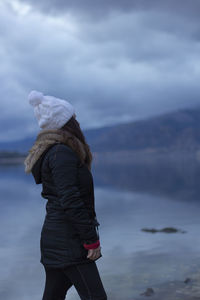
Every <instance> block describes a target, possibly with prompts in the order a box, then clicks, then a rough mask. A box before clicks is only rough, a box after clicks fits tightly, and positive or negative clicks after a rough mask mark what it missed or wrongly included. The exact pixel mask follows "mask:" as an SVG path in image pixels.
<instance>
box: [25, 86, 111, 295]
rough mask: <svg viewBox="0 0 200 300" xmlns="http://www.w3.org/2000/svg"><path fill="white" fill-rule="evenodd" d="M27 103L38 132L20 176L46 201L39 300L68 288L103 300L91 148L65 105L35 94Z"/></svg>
mask: <svg viewBox="0 0 200 300" xmlns="http://www.w3.org/2000/svg"><path fill="white" fill-rule="evenodd" d="M28 99H29V103H30V104H31V105H32V106H33V107H34V113H35V116H36V118H37V120H38V123H39V127H40V128H41V129H42V130H41V131H40V132H39V134H38V135H37V138H36V140H35V142H34V145H33V146H32V148H31V149H30V150H29V154H28V156H27V157H26V159H25V161H24V164H25V172H26V173H32V175H33V177H34V179H35V182H36V184H42V192H41V196H42V197H43V198H45V199H47V203H46V216H45V220H44V223H43V226H42V231H41V238H40V251H41V259H40V262H41V263H42V265H43V266H44V269H45V274H46V281H45V288H44V293H43V298H42V300H64V299H65V297H66V294H67V291H68V290H69V288H70V287H71V286H73V285H74V287H75V288H76V290H77V292H78V294H79V296H80V298H81V299H84V300H89V299H90V300H97V299H98V300H106V299H107V295H106V292H105V290H104V287H103V284H102V281H101V278H100V275H99V272H98V269H97V266H96V263H95V261H96V260H97V259H99V258H100V257H101V256H102V254H101V247H100V241H99V231H98V226H99V225H100V224H99V222H98V221H97V218H96V212H95V200H94V186H93V177H92V173H91V162H92V154H91V152H90V148H89V146H88V144H87V143H86V140H85V138H84V135H83V132H82V131H81V128H80V126H79V123H78V122H77V120H76V114H75V110H74V107H73V106H72V105H71V104H70V103H69V102H68V101H66V100H63V99H58V98H55V97H52V96H44V95H43V94H42V93H40V92H37V91H32V92H31V93H30V94H29V97H28Z"/></svg>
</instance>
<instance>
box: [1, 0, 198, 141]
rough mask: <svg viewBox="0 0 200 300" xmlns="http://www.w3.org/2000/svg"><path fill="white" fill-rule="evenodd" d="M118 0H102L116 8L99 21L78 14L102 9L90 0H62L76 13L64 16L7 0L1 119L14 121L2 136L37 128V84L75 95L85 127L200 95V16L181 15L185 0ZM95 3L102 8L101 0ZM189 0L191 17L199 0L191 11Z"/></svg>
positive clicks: (69, 97)
mask: <svg viewBox="0 0 200 300" xmlns="http://www.w3.org/2000/svg"><path fill="white" fill-rule="evenodd" d="M116 2H117V3H116V5H114V3H115V2H113V3H112V2H109V1H108V2H104V1H103V2H101V7H102V9H103V8H104V9H106V7H107V11H109V10H110V14H109V15H107V18H98V22H96V20H95V19H94V20H92V19H90V20H88V19H85V20H83V19H82V20H80V19H79V18H76V12H77V14H79V16H80V15H81V14H82V15H84V14H85V12H84V10H86V8H87V7H88V9H87V13H88V14H89V12H91V10H92V9H94V7H90V5H89V4H91V3H90V1H86V2H84V4H85V6H84V7H83V6H82V4H81V3H83V2H80V5H79V6H78V2H77V1H76V2H75V3H74V2H73V3H72V1H69V2H68V1H66V2H58V5H57V6H56V4H55V8H56V7H57V11H59V7H61V6H59V5H61V3H62V5H65V7H62V8H63V9H62V11H64V12H66V11H67V10H68V6H67V5H66V3H68V5H69V7H71V8H70V9H72V7H73V14H72V13H71V14H69V15H66V14H65V15H62V14H60V15H59V14H57V15H56V16H53V15H49V12H48V10H46V11H45V10H44V12H43V13H41V12H40V11H38V10H35V9H30V10H29V9H28V8H27V4H26V5H25V6H23V5H22V4H20V3H22V2H18V1H16V3H15V0H13V1H12V2H10V1H9V0H7V5H3V4H0V8H1V9H0V38H1V48H0V59H1V70H0V80H1V94H2V95H3V96H2V99H1V111H2V113H3V115H4V117H3V118H1V121H0V122H1V124H0V125H1V126H3V125H4V128H6V131H5V132H4V133H3V132H1V134H0V138H1V139H6V140H7V139H9V138H11V139H13V137H15V138H16V137H20V138H21V137H22V136H23V135H24V136H25V135H28V134H32V133H33V132H35V131H36V130H37V123H36V120H35V118H34V115H33V110H32V107H30V106H29V104H28V103H27V95H28V93H29V92H30V90H32V89H38V90H40V91H42V92H43V93H44V94H49V95H54V96H57V97H60V98H64V99H67V100H69V101H70V102H71V103H72V104H73V105H74V106H75V109H76V111H77V113H76V114H77V118H78V119H79V121H80V124H81V127H82V128H90V127H98V126H103V125H109V124H115V123H119V122H123V121H129V120H136V119H139V118H145V117H148V116H150V115H156V114H158V113H162V112H165V111H169V110H173V109H178V108H183V107H188V106H192V105H196V104H197V103H198V102H199V93H200V87H199V71H200V70H199V66H198V63H197V62H198V61H199V56H200V54H199V53H200V46H199V42H198V38H199V32H200V31H199V28H200V27H199V23H198V22H199V21H198V20H196V19H195V18H193V19H191V20H190V21H188V22H186V18H184V17H183V16H184V14H183V13H182V15H181V16H180V14H179V15H175V12H176V11H178V7H179V6H178V4H177V3H179V4H180V2H179V1H178V2H176V3H174V6H173V10H172V2H171V1H167V3H168V6H166V5H167V4H166V2H165V3H164V2H162V1H161V2H156V1H148V2H143V6H140V7H137V6H136V2H135V1H133V3H132V2H129V3H132V5H133V6H131V8H130V7H129V9H127V10H126V8H127V3H128V2H127V1H123V2H122V1H119V2H118V1H116ZM34 3H35V5H36V4H37V3H38V5H39V3H43V4H42V5H47V4H48V2H47V1H42V2H37V1H35V2H34ZM54 3H57V2H52V7H53V5H54ZM95 3H96V6H95V7H96V8H95V9H97V7H98V5H99V3H100V2H95ZM137 3H138V2H137ZM140 3H142V2H140ZM144 3H146V5H144ZM149 3H151V4H149ZM153 3H154V5H155V9H154V10H153ZM181 3H182V6H181V8H180V7H179V9H180V10H181V11H182V12H185V16H186V17H189V16H192V13H194V15H195V5H196V1H194V2H193V3H194V5H190V6H191V7H190V8H188V13H187V12H186V6H187V5H186V1H182V2H181ZM111 4H113V6H111ZM87 5H88V6H87ZM134 5H135V6H134ZM49 6H51V3H49ZM93 6H94V5H93ZM65 8H66V10H65ZM75 8H76V9H75ZM132 8H134V9H132ZM170 9H171V10H172V11H170ZM192 11H193V12H192ZM66 16H67V17H66Z"/></svg>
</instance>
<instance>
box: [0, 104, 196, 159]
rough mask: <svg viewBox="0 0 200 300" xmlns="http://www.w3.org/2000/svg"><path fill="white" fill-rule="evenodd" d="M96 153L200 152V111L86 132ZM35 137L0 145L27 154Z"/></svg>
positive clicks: (178, 113)
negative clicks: (143, 151)
mask: <svg viewBox="0 0 200 300" xmlns="http://www.w3.org/2000/svg"><path fill="white" fill-rule="evenodd" d="M84 134H85V136H86V139H87V142H88V144H89V145H90V146H91V150H92V151H94V152H105V151H111V152H112V151H122V150H126V151H133V150H134V151H137V150H152V149H157V150H160V149H164V150H169V149H170V150H182V149H184V150H189V151H192V150H196V149H200V107H197V108H196V109H184V110H179V111H174V112H171V113H166V114H163V115H160V116H157V117H151V118H149V119H145V120H139V121H134V122H129V123H126V124H119V125H113V126H106V127H102V128H98V129H88V130H84ZM34 140H35V136H34V137H30V138H26V139H23V140H20V141H14V142H7V143H2V142H1V143H0V150H12V151H19V152H22V153H25V152H27V151H28V149H29V148H30V147H31V145H32V144H33V142H34Z"/></svg>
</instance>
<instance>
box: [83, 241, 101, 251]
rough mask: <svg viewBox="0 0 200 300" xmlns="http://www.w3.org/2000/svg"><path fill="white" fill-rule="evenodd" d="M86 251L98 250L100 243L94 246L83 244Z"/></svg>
mask: <svg viewBox="0 0 200 300" xmlns="http://www.w3.org/2000/svg"><path fill="white" fill-rule="evenodd" d="M83 246H84V248H85V249H88V250H89V249H96V248H98V247H99V246H100V241H99V240H98V241H97V242H95V243H93V244H83Z"/></svg>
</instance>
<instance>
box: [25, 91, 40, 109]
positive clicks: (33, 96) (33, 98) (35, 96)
mask: <svg viewBox="0 0 200 300" xmlns="http://www.w3.org/2000/svg"><path fill="white" fill-rule="evenodd" d="M42 100H43V94H42V93H41V92H38V91H31V92H30V94H29V95H28V101H29V103H30V104H31V105H32V106H36V105H39V104H40V103H42Z"/></svg>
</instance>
